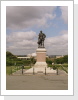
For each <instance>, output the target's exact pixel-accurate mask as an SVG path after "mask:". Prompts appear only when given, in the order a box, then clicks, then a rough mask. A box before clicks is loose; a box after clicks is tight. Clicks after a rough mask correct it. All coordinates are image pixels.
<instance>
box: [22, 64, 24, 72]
mask: <svg viewBox="0 0 78 100" xmlns="http://www.w3.org/2000/svg"><path fill="white" fill-rule="evenodd" d="M23 68H24V66H22V74H23Z"/></svg>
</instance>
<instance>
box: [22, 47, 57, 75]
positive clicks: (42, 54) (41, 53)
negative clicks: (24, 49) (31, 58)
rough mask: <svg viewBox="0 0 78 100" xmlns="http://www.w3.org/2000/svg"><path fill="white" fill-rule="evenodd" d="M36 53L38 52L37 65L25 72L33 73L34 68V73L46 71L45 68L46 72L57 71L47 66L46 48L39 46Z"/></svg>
mask: <svg viewBox="0 0 78 100" xmlns="http://www.w3.org/2000/svg"><path fill="white" fill-rule="evenodd" d="M36 54H37V57H36V59H37V61H36V63H35V65H34V66H33V67H32V68H30V69H29V70H27V71H25V72H24V73H33V69H34V73H45V69H46V73H56V70H53V69H50V68H48V67H47V63H46V49H45V48H38V49H37V50H36Z"/></svg>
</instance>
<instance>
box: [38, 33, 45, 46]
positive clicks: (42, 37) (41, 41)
mask: <svg viewBox="0 0 78 100" xmlns="http://www.w3.org/2000/svg"><path fill="white" fill-rule="evenodd" d="M45 38H46V35H45V34H44V33H42V31H40V33H39V35H38V42H37V43H38V48H44V40H45Z"/></svg>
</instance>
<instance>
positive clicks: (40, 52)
mask: <svg viewBox="0 0 78 100" xmlns="http://www.w3.org/2000/svg"><path fill="white" fill-rule="evenodd" d="M36 54H37V57H36V59H37V61H36V64H35V65H34V67H40V68H44V67H47V63H46V49H45V48H38V49H37V50H36Z"/></svg>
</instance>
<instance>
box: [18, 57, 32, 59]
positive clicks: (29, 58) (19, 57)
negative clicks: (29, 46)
mask: <svg viewBox="0 0 78 100" xmlns="http://www.w3.org/2000/svg"><path fill="white" fill-rule="evenodd" d="M17 58H19V59H26V60H29V59H30V57H17Z"/></svg>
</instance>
